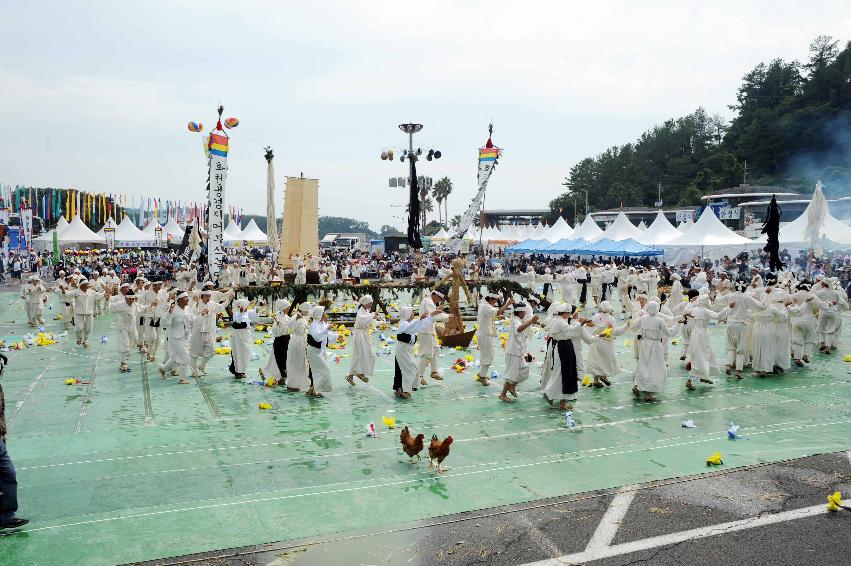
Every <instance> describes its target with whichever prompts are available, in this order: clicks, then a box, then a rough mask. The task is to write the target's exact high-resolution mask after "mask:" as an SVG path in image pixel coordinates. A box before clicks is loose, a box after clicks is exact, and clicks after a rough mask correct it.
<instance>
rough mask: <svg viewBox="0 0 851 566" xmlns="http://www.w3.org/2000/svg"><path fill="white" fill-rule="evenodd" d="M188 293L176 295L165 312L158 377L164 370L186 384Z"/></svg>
mask: <svg viewBox="0 0 851 566" xmlns="http://www.w3.org/2000/svg"><path fill="white" fill-rule="evenodd" d="M187 305H189V294H188V293H186V292H185V291H184V292H182V293H180V294H179V295H178V296H177V301H176V302H175V303H172V304H171V305H170V306H169V308H168V312H167V313H166V320H165V324H166V343H165V345H166V346H165V347H166V355H167V359H166V360H165V361H164V362H163V365H161V366H160V377H162V378H163V379H165V378H166V372H169V371H171V374H172V375H176V376H178V377H180V383H181V384H184V385H185V384H188V383H189V380H188V379H186V377H187V376H186V367H187V366H188V365H189V347H188V345H189V335H190V332H191V329H192V315H191V313H189V309H187V308H186V307H187Z"/></svg>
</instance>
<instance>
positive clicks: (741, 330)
mask: <svg viewBox="0 0 851 566" xmlns="http://www.w3.org/2000/svg"><path fill="white" fill-rule="evenodd" d="M734 287H735V289H736V290H735V291H733V292H731V293H727V294H725V295H723V296H722V297H720V298H719V299H718V301H717V305H718V306H723V305H726V308H724V309H723V310H721V312H719V313H718V316H719V318H722V319H723V318H725V317H726V319H727V332H726V344H725V349H726V353H727V356H726V360H725V362H726V366H727V367H726V373H727V375H730V373H732V371H733V370H734V369H735V372H736V377H737V378H739V379H743V377H742V370H743V369H744V367H745V362H746V361H747V358H748V336H749V334H748V320H749V317H750V313H751V312H753V311H756V310H761V309H762V304H761V303H760V302H759V301H757V300H756V299H754V298H753V297H751V296H750V295H748V294H747V293H745V291H746V290H747V287H748V283H747V281H744V280H740V281H736V283H735V285H734Z"/></svg>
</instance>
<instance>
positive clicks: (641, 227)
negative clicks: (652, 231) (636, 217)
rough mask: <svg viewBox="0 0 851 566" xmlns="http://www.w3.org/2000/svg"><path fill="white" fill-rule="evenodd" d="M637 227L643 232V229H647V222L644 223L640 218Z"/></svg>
mask: <svg viewBox="0 0 851 566" xmlns="http://www.w3.org/2000/svg"><path fill="white" fill-rule="evenodd" d="M637 228H638V229H639V230H641V231H642V232H644V231H645V230H647V224H645V223H644V220H642V221H641V222H639V223H638V226H637Z"/></svg>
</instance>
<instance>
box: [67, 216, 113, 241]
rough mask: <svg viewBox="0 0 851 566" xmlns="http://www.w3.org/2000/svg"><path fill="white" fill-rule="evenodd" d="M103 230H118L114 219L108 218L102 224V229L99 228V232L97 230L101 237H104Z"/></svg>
mask: <svg viewBox="0 0 851 566" xmlns="http://www.w3.org/2000/svg"><path fill="white" fill-rule="evenodd" d="M63 220H64V218H63ZM66 225H67V223H66ZM105 228H118V224H116V223H115V219H114V218H113V217H112V216H110V217H109V218H108V219H107V221H106V222H104V224H103V228H101V229H100V230H98V234H100V235H101V236H103V235H104V233H103V231H104V229H105Z"/></svg>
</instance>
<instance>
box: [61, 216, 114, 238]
mask: <svg viewBox="0 0 851 566" xmlns="http://www.w3.org/2000/svg"><path fill="white" fill-rule="evenodd" d="M113 222H114V221H113ZM67 227H68V221H67V220H65V217H64V216H60V217H59V222H57V223H56V232H57V233H59V235H62V230H64V229H65V228H67Z"/></svg>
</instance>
